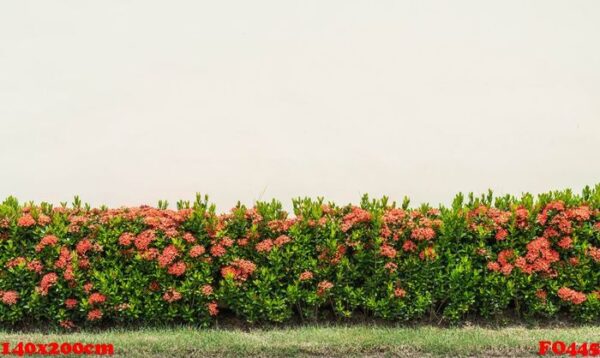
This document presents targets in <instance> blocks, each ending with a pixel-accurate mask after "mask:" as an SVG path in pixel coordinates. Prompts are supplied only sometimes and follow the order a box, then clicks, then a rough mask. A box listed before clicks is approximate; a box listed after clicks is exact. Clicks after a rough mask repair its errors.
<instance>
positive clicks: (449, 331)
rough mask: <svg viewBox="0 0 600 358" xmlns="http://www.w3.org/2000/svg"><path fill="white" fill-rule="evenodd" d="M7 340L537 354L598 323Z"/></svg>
mask: <svg viewBox="0 0 600 358" xmlns="http://www.w3.org/2000/svg"><path fill="white" fill-rule="evenodd" d="M0 337H1V338H0V344H1V343H3V342H10V343H11V346H14V345H15V344H17V343H18V342H33V343H36V344H37V343H48V342H58V343H63V342H70V343H75V342H83V343H112V344H113V345H114V349H115V355H117V356H127V357H136V356H138V357H163V356H180V357H184V356H186V357H206V356H294V355H297V356H375V357H379V356H502V357H505V356H517V357H523V356H535V355H536V354H537V351H538V347H539V346H538V341H540V340H550V341H555V340H561V341H565V342H600V328H598V326H579V327H560V328H557V327H550V328H526V327H522V326H513V327H504V328H498V329H493V328H484V327H476V326H466V327H460V328H436V327H431V326H422V327H390V326H388V327H381V326H369V325H362V326H308V327H289V328H269V329H250V330H241V329H234V330H232V329H225V330H224V329H218V328H213V329H198V328H194V327H169V328H151V329H124V328H120V329H113V330H102V331H98V332H90V331H87V332H86V331H81V332H76V333H70V334H69V333H58V332H57V333H48V332H45V333H41V332H18V331H7V330H3V331H0Z"/></svg>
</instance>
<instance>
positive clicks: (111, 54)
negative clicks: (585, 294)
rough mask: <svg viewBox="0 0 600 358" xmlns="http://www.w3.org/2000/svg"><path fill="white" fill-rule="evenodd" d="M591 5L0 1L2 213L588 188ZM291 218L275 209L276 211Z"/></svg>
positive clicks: (597, 35)
mask: <svg viewBox="0 0 600 358" xmlns="http://www.w3.org/2000/svg"><path fill="white" fill-rule="evenodd" d="M599 19H600V1H595V0H590V1H573V0H569V1H566V0H565V1H550V0H538V1H522V0H513V1H482V0H473V1H457V0H455V1H424V0H419V1H349V0H340V1H323V0H319V1H285V0H274V1H232V2H229V1H205V2H201V1H149V0H140V1H138V0H135V1H124V0H114V1H106V0H105V1H81V0H78V1H41V0H40V1H11V2H9V1H3V2H2V3H0V121H1V138H0V168H1V169H0V171H1V174H0V197H5V196H8V195H10V194H13V195H16V196H18V197H19V198H21V199H24V200H28V199H33V200H36V201H40V200H46V201H51V202H58V201H61V200H70V199H71V198H72V195H73V194H80V195H81V196H82V198H83V199H84V200H86V201H89V202H91V203H93V204H102V203H106V204H109V205H121V204H126V205H134V204H140V203H150V204H154V203H156V201H157V200H158V199H161V198H164V199H168V200H170V201H171V202H174V201H175V200H176V199H178V198H190V199H191V198H193V195H194V193H195V192H197V191H200V192H202V193H209V194H210V195H211V196H212V199H213V200H214V201H215V202H216V203H217V204H218V205H219V207H220V209H221V210H225V209H227V208H229V207H230V206H232V205H234V203H235V202H236V200H237V199H240V200H242V201H243V202H246V203H248V202H251V201H252V200H254V199H257V198H259V197H262V198H263V199H269V198H272V197H276V198H280V199H282V200H284V201H288V200H289V199H290V198H291V197H295V196H299V195H309V196H317V195H324V196H326V197H327V198H330V199H333V200H336V201H339V202H349V201H354V202H356V201H358V199H359V197H360V194H361V193H364V192H369V193H372V194H375V195H382V194H388V195H390V196H391V197H392V198H395V199H398V200H400V199H401V198H402V196H403V195H405V194H406V195H409V196H411V197H412V198H413V201H415V202H422V201H429V202H432V203H439V202H447V201H448V200H449V199H450V198H451V197H452V196H453V195H454V194H455V193H456V192H457V191H469V190H474V191H477V192H481V191H484V190H486V189H487V188H488V187H492V188H494V189H496V191H498V192H500V193H506V192H509V193H515V194H518V193H521V192H523V191H531V192H536V193H537V192H540V191H546V190H549V189H558V188H564V187H572V188H575V189H578V190H579V189H581V188H582V187H583V186H584V185H585V184H595V183H597V182H600V160H599V153H600V151H599V147H600V146H599V144H600V21H599ZM288 204H289V203H288Z"/></svg>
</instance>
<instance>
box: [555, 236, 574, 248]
mask: <svg viewBox="0 0 600 358" xmlns="http://www.w3.org/2000/svg"><path fill="white" fill-rule="evenodd" d="M558 246H560V247H562V248H563V249H570V248H571V247H572V246H573V239H571V238H570V237H569V236H565V237H563V238H562V239H560V241H559V242H558Z"/></svg>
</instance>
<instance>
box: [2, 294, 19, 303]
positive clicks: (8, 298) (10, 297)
mask: <svg viewBox="0 0 600 358" xmlns="http://www.w3.org/2000/svg"><path fill="white" fill-rule="evenodd" d="M0 300H2V303H4V304H5V305H9V306H12V305H14V304H16V303H17V301H18V300H19V294H18V293H17V292H16V291H0Z"/></svg>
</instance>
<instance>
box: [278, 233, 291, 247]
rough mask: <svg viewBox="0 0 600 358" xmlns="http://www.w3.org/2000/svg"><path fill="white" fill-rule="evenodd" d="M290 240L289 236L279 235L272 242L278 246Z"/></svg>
mask: <svg viewBox="0 0 600 358" xmlns="http://www.w3.org/2000/svg"><path fill="white" fill-rule="evenodd" d="M291 241H292V239H291V238H290V237H289V236H287V235H281V236H279V237H278V238H276V239H275V241H274V244H275V246H277V247H280V246H283V245H285V244H287V243H288V242H291Z"/></svg>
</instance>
